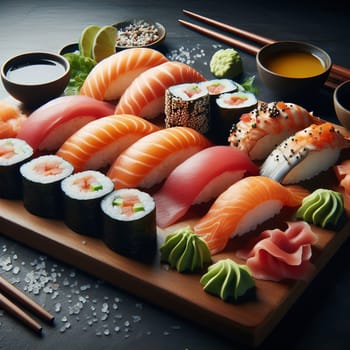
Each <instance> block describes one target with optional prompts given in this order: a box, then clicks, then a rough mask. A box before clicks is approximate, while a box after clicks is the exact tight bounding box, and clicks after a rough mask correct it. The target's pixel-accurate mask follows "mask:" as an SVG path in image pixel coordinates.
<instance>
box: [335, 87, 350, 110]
mask: <svg viewBox="0 0 350 350" xmlns="http://www.w3.org/2000/svg"><path fill="white" fill-rule="evenodd" d="M344 89H347V90H344ZM344 91H347V92H348V95H347V96H348V97H349V96H350V80H346V81H344V82H342V83H341V84H339V85H338V86H337V87H336V88H335V90H334V93H333V96H334V101H335V102H336V103H337V104H338V105H339V106H340V107H341V108H342V109H343V110H344V111H346V112H350V110H349V109H348V108H346V107H344V105H343V102H342V101H343V99H344V98H345V95H344V94H345V92H344Z"/></svg>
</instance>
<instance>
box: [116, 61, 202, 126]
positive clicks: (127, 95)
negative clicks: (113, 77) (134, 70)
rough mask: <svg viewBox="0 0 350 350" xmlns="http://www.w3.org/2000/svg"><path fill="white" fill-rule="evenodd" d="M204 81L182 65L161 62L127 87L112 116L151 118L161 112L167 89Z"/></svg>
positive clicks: (192, 69) (187, 66) (199, 75)
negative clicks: (114, 114)
mask: <svg viewBox="0 0 350 350" xmlns="http://www.w3.org/2000/svg"><path fill="white" fill-rule="evenodd" d="M205 80H206V79H205V78H204V76H203V75H201V74H200V73H199V72H197V71H196V70H195V69H194V68H192V67H190V66H189V65H187V64H185V63H181V62H173V61H169V62H166V63H163V64H161V65H158V66H156V67H153V68H150V69H148V70H146V71H145V72H143V73H142V74H140V75H139V76H138V77H137V78H136V79H135V80H134V81H133V82H132V83H131V84H130V86H129V87H128V88H127V89H126V91H125V92H124V94H123V95H122V97H121V98H120V100H119V102H118V104H117V107H116V109H115V113H116V114H125V113H127V114H134V115H138V116H140V117H143V118H146V119H153V118H155V117H157V116H159V115H160V114H162V113H164V106H165V100H164V99H165V91H166V89H167V88H168V87H170V86H172V85H177V84H182V83H198V82H201V81H205Z"/></svg>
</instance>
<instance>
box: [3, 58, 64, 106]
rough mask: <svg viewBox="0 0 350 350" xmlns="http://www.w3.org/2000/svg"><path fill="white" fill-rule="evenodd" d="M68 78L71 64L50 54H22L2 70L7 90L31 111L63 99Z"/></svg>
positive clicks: (4, 65)
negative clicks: (59, 97)
mask: <svg viewBox="0 0 350 350" xmlns="http://www.w3.org/2000/svg"><path fill="white" fill-rule="evenodd" d="M69 78H70V65H69V62H68V61H67V60H66V59H65V58H64V57H63V56H61V55H57V54H55V53H50V52H28V53H23V54H19V55H16V56H13V57H11V58H9V59H8V60H7V61H6V62H5V63H4V64H3V65H2V67H1V80H2V83H3V85H4V87H5V89H6V91H7V92H8V93H9V94H10V95H11V96H12V97H14V98H15V99H17V100H19V101H20V102H22V103H23V105H24V106H25V107H27V108H29V109H33V108H36V107H39V106H40V105H42V104H44V103H46V102H48V101H49V100H51V99H53V98H56V97H58V96H60V95H61V94H62V93H63V91H64V89H65V87H66V86H67V84H68V82H69Z"/></svg>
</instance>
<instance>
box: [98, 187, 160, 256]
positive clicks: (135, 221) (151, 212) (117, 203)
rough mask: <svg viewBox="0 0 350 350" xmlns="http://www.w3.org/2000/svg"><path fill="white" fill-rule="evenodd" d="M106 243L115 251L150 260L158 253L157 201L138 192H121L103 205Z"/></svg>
mask: <svg viewBox="0 0 350 350" xmlns="http://www.w3.org/2000/svg"><path fill="white" fill-rule="evenodd" d="M101 208H102V212H103V214H102V216H103V229H104V233H103V239H104V242H105V243H106V245H107V246H108V247H109V248H111V249H112V250H113V251H115V252H117V253H119V254H121V255H124V256H127V257H132V258H135V259H137V260H143V261H145V260H150V259H151V258H152V257H153V256H154V254H155V251H156V246H157V226H156V211H155V203H154V200H153V198H152V197H151V196H150V195H149V194H148V193H145V192H142V191H140V190H137V189H126V188H124V189H120V190H116V191H114V192H112V193H110V194H109V195H107V196H106V197H105V198H103V200H102V201H101Z"/></svg>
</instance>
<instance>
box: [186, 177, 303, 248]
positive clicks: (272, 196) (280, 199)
mask: <svg viewBox="0 0 350 350" xmlns="http://www.w3.org/2000/svg"><path fill="white" fill-rule="evenodd" d="M308 194H309V192H308V191H307V190H306V189H304V188H303V187H301V186H289V187H286V186H283V185H281V184H280V183H278V182H277V181H275V180H272V179H270V178H268V177H264V176H249V177H245V178H243V179H242V180H239V181H238V182H236V183H234V184H233V185H232V186H230V187H229V188H228V189H227V190H226V191H225V192H223V193H222V194H221V195H220V196H219V197H218V198H217V199H216V200H215V202H214V203H213V205H212V206H211V207H210V209H209V211H208V212H207V213H206V214H205V215H204V216H203V217H202V218H201V219H200V220H199V221H198V222H197V223H196V224H195V225H194V228H193V229H194V232H195V233H196V234H198V235H200V236H201V237H202V238H203V239H204V240H205V241H206V242H207V244H208V247H209V250H210V251H211V253H212V254H215V253H218V252H220V251H222V250H223V249H224V248H225V247H226V244H227V243H228V241H229V239H230V238H232V237H234V236H237V235H238V236H239V235H242V234H244V233H247V232H249V231H250V230H253V229H255V228H256V227H257V226H258V225H259V224H261V223H263V222H264V221H266V220H267V219H269V218H271V217H273V216H275V215H276V214H278V213H279V212H280V210H281V209H282V208H283V207H284V206H288V207H297V206H299V205H300V204H301V202H302V200H303V198H304V197H306V196H307V195H308Z"/></svg>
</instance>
